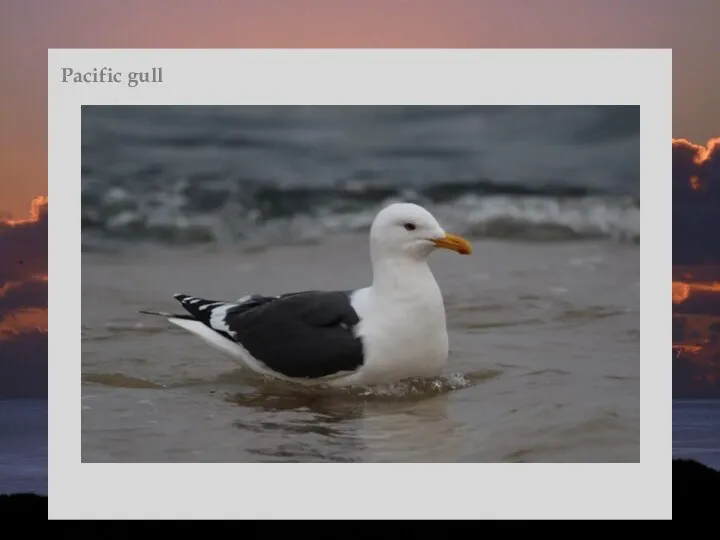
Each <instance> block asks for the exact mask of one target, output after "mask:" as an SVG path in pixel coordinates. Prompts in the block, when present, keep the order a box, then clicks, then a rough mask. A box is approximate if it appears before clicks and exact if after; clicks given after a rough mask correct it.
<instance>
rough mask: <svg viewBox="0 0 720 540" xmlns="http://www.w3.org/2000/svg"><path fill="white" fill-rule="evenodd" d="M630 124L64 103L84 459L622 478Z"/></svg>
mask: <svg viewBox="0 0 720 540" xmlns="http://www.w3.org/2000/svg"><path fill="white" fill-rule="evenodd" d="M640 112H641V111H640V106H638V105H633V104H628V105H577V104H568V105H463V106H459V105H458V106H455V105H432V106H430V105H428V106H425V105H343V106H340V105H338V106H334V105H275V106H270V105H267V106H266V105H210V104H208V105H83V106H82V107H81V111H80V114H81V140H82V144H81V149H80V152H81V155H80V160H81V171H80V172H81V203H80V211H81V219H80V224H81V230H82V263H81V274H82V285H81V286H82V298H81V304H82V306H81V319H82V329H81V350H82V400H81V405H80V406H81V408H82V411H81V414H82V417H81V430H82V437H81V456H82V458H81V459H82V462H83V463H207V462H223V463H251V462H291V463H308V462H314V463H322V462H342V463H370V462H393V463H408V462H417V463H429V462H432V463H454V462H465V463H639V461H640ZM675 291H676V285H675V283H673V298H674V300H673V301H674V302H675V294H676V292H675Z"/></svg>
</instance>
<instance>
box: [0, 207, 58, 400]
mask: <svg viewBox="0 0 720 540" xmlns="http://www.w3.org/2000/svg"><path fill="white" fill-rule="evenodd" d="M47 239H48V201H47V199H46V198H44V197H38V198H37V199H35V200H34V201H33V202H32V204H31V208H30V217H29V219H24V220H11V219H9V218H7V217H4V218H1V219H0V254H2V257H1V258H0V322H2V321H3V319H4V318H7V317H9V316H11V315H10V314H12V313H15V312H17V311H20V310H25V309H43V308H47V292H48V284H47V281H46V280H45V279H42V278H41V276H47V268H48V263H47V260H48V257H47ZM47 344H48V341H47V333H46V332H45V331H44V330H39V329H37V328H32V329H21V330H19V331H3V330H0V399H9V398H32V397H47V379H48V375H47V358H48V353H47Z"/></svg>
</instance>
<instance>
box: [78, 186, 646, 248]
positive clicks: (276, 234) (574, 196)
mask: <svg viewBox="0 0 720 540" xmlns="http://www.w3.org/2000/svg"><path fill="white" fill-rule="evenodd" d="M396 201H410V202H416V203H419V204H422V205H423V206H425V207H426V208H428V209H429V210H430V211H431V212H433V213H434V214H435V215H436V216H437V217H438V219H439V220H440V221H441V222H442V223H443V224H444V225H445V226H446V228H447V229H448V230H452V231H455V232H458V233H460V234H465V235H468V236H472V237H475V238H494V239H513V240H526V241H527V240H529V241H557V240H571V239H587V238H606V239H612V240H615V241H619V242H631V243H638V242H639V240H640V207H639V201H638V199H637V198H636V197H631V196H617V195H608V194H603V193H600V192H593V191H591V190H590V189H588V188H584V187H574V186H571V185H567V184H546V185H543V186H539V187H538V186H533V187H528V186H523V185H507V184H497V183H493V182H491V181H487V180H481V181H477V182H472V183H447V184H442V185H438V184H434V185H429V186H426V187H413V188H411V189H404V188H402V187H397V186H383V185H368V184H365V183H352V182H346V183H344V184H340V185H333V186H314V187H309V186H303V187H293V186H290V187H285V186H278V185H266V184H265V185H263V184H254V183H252V182H243V183H228V182H218V181H216V180H213V179H206V180H205V181H202V182H200V181H197V179H194V180H193V181H190V180H180V181H178V182H176V183H175V184H174V185H168V184H167V183H163V184H162V185H157V184H156V185H152V184H150V185H148V184H144V185H143V187H142V189H140V188H138V187H137V184H136V185H135V186H127V187H120V186H115V187H110V188H107V187H105V185H104V184H94V183H85V184H84V185H83V194H82V228H83V233H84V234H85V235H86V236H93V237H100V238H113V239H117V240H122V241H128V242H135V241H139V242H157V243H163V244H187V243H213V242H236V241H240V242H242V241H251V243H252V244H253V246H257V245H258V244H260V245H269V244H275V243H284V244H287V243H296V242H309V241H316V240H319V239H320V238H322V237H324V236H326V235H327V234H329V233H351V232H361V231H366V230H367V229H368V228H369V227H370V224H371V223H372V220H373V218H374V216H375V214H376V213H377V211H378V210H379V209H380V208H381V207H382V206H384V205H386V204H389V203H391V202H396Z"/></svg>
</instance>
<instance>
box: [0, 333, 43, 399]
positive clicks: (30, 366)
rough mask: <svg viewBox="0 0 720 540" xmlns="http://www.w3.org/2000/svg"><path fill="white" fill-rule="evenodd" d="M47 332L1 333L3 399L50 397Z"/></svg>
mask: <svg viewBox="0 0 720 540" xmlns="http://www.w3.org/2000/svg"><path fill="white" fill-rule="evenodd" d="M47 348H48V340H47V333H45V332H41V331H38V330H32V331H25V332H19V333H9V332H0V399H15V398H44V397H47V394H48V389H47V388H48V362H47V358H48V354H47Z"/></svg>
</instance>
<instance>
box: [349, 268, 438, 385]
mask: <svg viewBox="0 0 720 540" xmlns="http://www.w3.org/2000/svg"><path fill="white" fill-rule="evenodd" d="M433 285H435V284H434V282H433ZM352 302H353V307H354V308H355V309H356V310H357V312H358V314H359V315H360V317H361V319H362V321H361V323H360V325H359V328H358V335H359V336H360V337H362V339H363V341H364V344H365V354H366V360H365V366H364V367H363V369H362V371H361V381H359V382H361V383H362V384H374V383H378V382H383V381H385V380H387V379H395V380H399V379H405V378H411V377H433V376H436V375H438V374H439V373H440V371H441V370H442V368H443V367H444V366H445V364H446V362H447V357H448V336H447V328H446V322H445V308H444V305H443V301H442V296H441V294H440V290H439V289H438V288H437V286H436V285H435V286H434V287H428V288H427V289H425V290H424V291H423V293H422V294H415V295H408V294H403V293H402V292H400V291H398V293H397V294H387V295H379V294H375V293H374V291H373V290H372V289H369V288H368V289H361V290H359V291H357V292H356V293H355V295H354V296H353V299H352Z"/></svg>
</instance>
